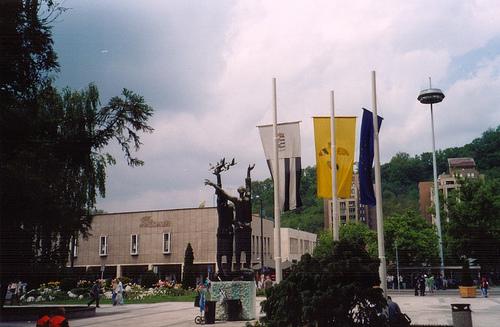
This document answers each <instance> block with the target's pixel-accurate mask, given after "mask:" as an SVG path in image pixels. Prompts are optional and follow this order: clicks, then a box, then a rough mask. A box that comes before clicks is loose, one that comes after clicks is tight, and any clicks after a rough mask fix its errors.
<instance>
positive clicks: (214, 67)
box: [53, 0, 500, 212]
mask: <svg viewBox="0 0 500 327" xmlns="http://www.w3.org/2000/svg"><path fill="white" fill-rule="evenodd" d="M64 6H65V7H69V8H71V10H69V11H67V12H66V13H65V14H63V16H61V17H60V18H59V19H58V21H57V22H56V23H55V26H54V30H53V32H54V41H55V48H56V51H57V52H58V55H59V62H60V65H61V72H60V74H59V79H58V82H57V83H58V85H59V86H61V87H63V86H70V87H72V88H76V89H81V88H83V87H85V86H86V85H87V84H88V83H90V82H95V83H96V84H97V86H98V87H99V90H100V93H101V102H102V103H103V104H105V103H106V102H107V101H108V100H109V98H110V97H112V96H114V95H119V94H120V93H121V90H122V89H123V88H128V89H131V90H133V91H135V92H137V93H139V94H141V95H143V96H144V97H145V100H146V102H147V103H148V104H150V105H151V106H152V107H153V108H154V109H155V114H154V117H153V118H152V120H151V125H152V126H153V127H154V129H155V131H154V133H153V134H151V135H143V136H142V141H143V143H144V145H143V147H142V148H141V150H140V152H139V153H138V156H139V157H140V158H141V159H143V160H144V161H145V165H144V166H143V167H139V168H130V167H127V166H126V164H124V160H118V164H117V165H116V166H114V167H112V168H110V169H109V170H108V176H107V195H106V198H105V199H100V200H99V201H98V207H99V208H100V209H103V210H105V211H108V212H116V211H138V210H150V209H169V208H186V207H197V206H198V205H199V204H200V203H201V202H202V201H205V202H206V204H207V205H213V204H214V202H213V199H214V196H213V190H211V189H210V188H208V187H206V186H204V185H203V180H204V179H205V178H211V179H212V178H213V176H212V175H211V173H210V172H209V170H208V166H209V163H214V162H216V161H217V160H219V159H220V158H221V157H224V156H225V157H230V158H232V157H235V158H236V160H237V162H238V165H237V166H236V167H233V168H232V169H231V170H230V171H229V172H227V173H226V174H225V175H223V184H224V186H225V187H227V188H228V189H229V190H235V189H236V188H237V187H238V186H240V185H242V184H243V183H244V177H245V173H246V167H247V165H248V164H249V163H256V168H255V170H254V171H253V172H254V174H253V177H254V179H259V180H263V179H265V178H268V177H269V173H268V170H267V166H266V163H265V158H264V152H263V150H262V145H261V142H260V139H259V136H258V131H257V128H256V126H257V125H259V124H267V123H272V78H273V77H276V78H277V85H278V87H277V93H278V120H279V121H282V122H285V121H297V120H299V121H302V123H301V140H302V158H303V159H302V160H303V165H304V166H310V165H314V164H315V162H314V161H315V157H314V140H313V129H312V119H311V117H312V116H317V115H328V114H329V111H330V90H334V91H335V102H336V114H337V115H339V116H343V115H356V116H358V117H360V115H361V113H362V112H361V107H367V108H370V107H371V71H372V70H375V71H376V72H377V97H378V111H379V114H380V115H382V116H383V117H384V119H385V120H384V124H383V126H382V130H381V133H380V154H381V158H382V162H383V163H384V162H387V161H389V160H390V158H391V157H392V156H393V155H395V154H396V153H397V152H407V153H409V154H411V155H415V154H420V153H422V152H426V151H427V152H428V151H431V148H432V141H431V128H430V126H431V125H430V110H429V107H428V106H424V105H422V104H420V103H419V102H418V101H417V100H416V97H417V95H418V93H419V91H420V90H421V89H424V88H427V87H428V83H429V82H428V77H429V76H432V84H433V86H434V87H438V88H441V89H442V90H443V92H444V93H445V95H446V98H445V99H444V101H443V102H442V103H440V104H438V105H436V106H435V110H434V112H435V115H434V119H435V131H436V147H437V148H438V149H443V148H447V147H451V146H462V145H464V144H466V143H469V142H470V141H472V140H473V139H474V138H476V137H479V136H480V135H481V133H482V132H484V131H485V130H486V129H488V128H491V127H496V126H497V125H498V124H500V19H498V17H500V1H498V0H484V1H481V0H478V1H472V0H471V1H459V0H449V1H436V0H434V1H423V0H417V1H398V0H394V1H381V0H377V1H366V0H363V1H352V0H351V1H332V0H326V1H291V0H286V1H277V0H272V1H271V0H269V1H255V0H250V1H215V0H214V1H206V0H205V1H202V0H200V1H189V0H180V1H124V0H119V1H118V0H114V1H111V0H110V1H105V0H88V1H87V0H85V1H84V0H78V1H76V0H74V1H71V0H66V1H65V2H64ZM359 125H360V119H359V120H358V130H359ZM357 137H359V132H358V133H357ZM107 150H108V151H111V152H113V153H115V154H116V157H117V159H122V155H121V154H120V153H119V152H117V151H116V148H114V147H110V148H109V149H107Z"/></svg>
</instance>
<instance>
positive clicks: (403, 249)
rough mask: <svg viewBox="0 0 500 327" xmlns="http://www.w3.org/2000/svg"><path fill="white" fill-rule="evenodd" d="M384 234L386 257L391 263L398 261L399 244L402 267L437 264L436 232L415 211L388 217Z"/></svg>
mask: <svg viewBox="0 0 500 327" xmlns="http://www.w3.org/2000/svg"><path fill="white" fill-rule="evenodd" d="M384 232H385V233H384V234H385V235H384V238H385V250H386V256H387V259H388V260H389V261H392V262H395V261H396V250H395V244H396V242H397V244H398V252H399V263H400V265H402V266H421V265H422V264H431V263H436V262H437V258H438V239H437V235H436V231H435V229H434V227H433V226H431V225H429V224H428V223H427V222H426V221H425V220H424V219H423V218H422V217H421V216H420V215H419V214H417V213H416V212H415V211H408V212H407V213H405V214H400V215H394V216H392V217H388V218H387V219H386V220H385V221H384Z"/></svg>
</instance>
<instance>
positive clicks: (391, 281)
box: [386, 274, 394, 289]
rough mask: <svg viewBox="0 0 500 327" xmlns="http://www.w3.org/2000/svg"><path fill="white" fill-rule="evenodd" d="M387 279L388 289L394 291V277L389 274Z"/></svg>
mask: <svg viewBox="0 0 500 327" xmlns="http://www.w3.org/2000/svg"><path fill="white" fill-rule="evenodd" d="M386 279H387V287H388V288H392V289H394V276H393V275H391V274H389V275H387V277H386Z"/></svg>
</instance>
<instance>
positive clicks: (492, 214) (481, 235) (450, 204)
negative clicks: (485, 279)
mask: <svg viewBox="0 0 500 327" xmlns="http://www.w3.org/2000/svg"><path fill="white" fill-rule="evenodd" d="M499 189H500V180H499V179H485V180H482V179H475V180H472V179H467V180H464V181H462V182H461V184H460V188H459V189H458V190H456V191H455V192H454V193H453V194H451V195H450V196H449V197H448V199H447V202H446V206H447V215H448V219H447V220H448V223H447V224H446V229H445V230H446V232H447V235H448V240H449V246H450V249H451V251H452V252H453V253H454V254H455V255H456V256H457V257H462V256H465V257H467V258H474V259H477V261H478V263H479V264H480V265H481V267H482V268H483V269H484V270H485V271H488V270H490V269H497V270H498V269H500V215H499V214H498V213H499V212H500V193H499Z"/></svg>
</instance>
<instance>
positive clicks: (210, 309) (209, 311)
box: [205, 301, 217, 325]
mask: <svg viewBox="0 0 500 327" xmlns="http://www.w3.org/2000/svg"><path fill="white" fill-rule="evenodd" d="M216 303H217V301H206V302H205V324H209V325H211V324H215V304H216Z"/></svg>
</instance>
